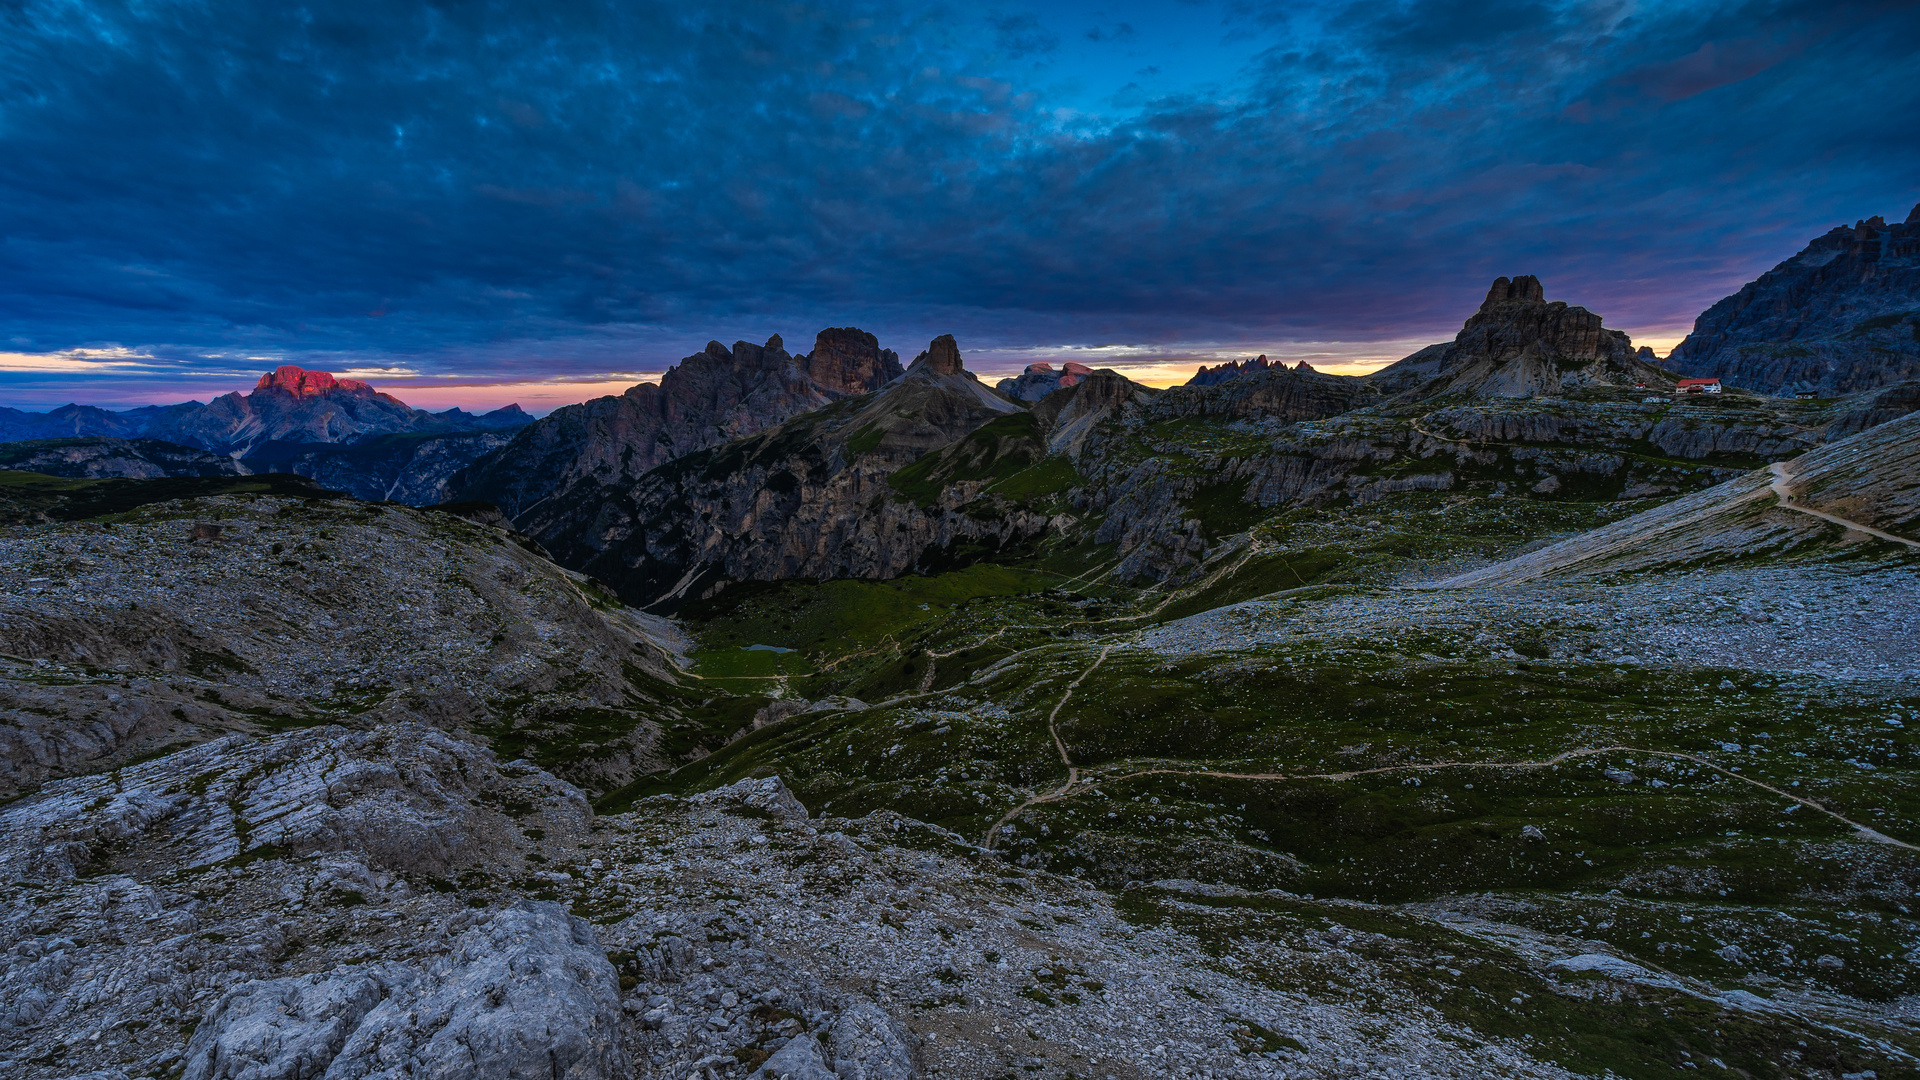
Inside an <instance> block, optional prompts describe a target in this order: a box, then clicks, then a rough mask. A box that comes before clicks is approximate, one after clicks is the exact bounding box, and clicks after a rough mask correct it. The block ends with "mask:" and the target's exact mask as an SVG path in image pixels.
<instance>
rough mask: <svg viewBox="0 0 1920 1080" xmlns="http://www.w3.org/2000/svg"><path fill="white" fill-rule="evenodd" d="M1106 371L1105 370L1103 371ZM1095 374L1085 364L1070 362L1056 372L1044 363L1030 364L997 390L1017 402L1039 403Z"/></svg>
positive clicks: (998, 385) (1051, 366) (1003, 380)
mask: <svg viewBox="0 0 1920 1080" xmlns="http://www.w3.org/2000/svg"><path fill="white" fill-rule="evenodd" d="M1102 370H1105V369H1102ZM1091 374H1093V369H1092V368H1090V367H1088V366H1087V365H1085V364H1076V363H1074V362H1073V361H1071V360H1069V361H1067V362H1066V363H1064V364H1062V365H1060V370H1058V371H1055V370H1054V367H1053V365H1052V364H1049V363H1046V362H1045V361H1042V362H1040V363H1037V364H1028V365H1027V369H1026V370H1025V371H1023V372H1021V373H1020V377H1019V378H1016V379H1001V380H1000V381H999V382H998V383H996V384H995V389H997V390H999V391H1000V392H1001V393H1003V394H1005V395H1007V396H1008V397H1010V398H1013V399H1014V400H1015V401H1039V400H1040V399H1041V398H1043V397H1046V396H1047V395H1048V394H1051V393H1053V392H1054V391H1055V390H1064V389H1067V388H1069V387H1072V386H1075V385H1077V384H1078V383H1079V382H1080V380H1082V379H1084V378H1086V377H1087V376H1089V375H1091Z"/></svg>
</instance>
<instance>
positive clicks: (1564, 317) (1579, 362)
mask: <svg viewBox="0 0 1920 1080" xmlns="http://www.w3.org/2000/svg"><path fill="white" fill-rule="evenodd" d="M1369 380H1370V381H1371V382H1374V383H1376V384H1378V385H1380V386H1381V387H1383V388H1391V389H1393V390H1396V391H1398V392H1400V393H1401V394H1403V395H1405V396H1417V397H1420V398H1432V397H1438V396H1440V395H1443V394H1460V395H1467V396H1471V397H1476V398H1489V397H1500V398H1527V397H1536V396H1541V395H1558V394H1563V393H1566V392H1568V391H1573V390H1577V389H1580V388H1583V387H1590V386H1613V387H1638V388H1646V389H1650V390H1653V391H1655V392H1663V391H1667V390H1670V389H1672V386H1673V376H1671V375H1669V374H1667V373H1666V372H1664V371H1662V370H1661V369H1660V368H1659V366H1658V365H1656V364H1655V363H1653V362H1652V360H1651V358H1650V356H1643V355H1641V354H1639V353H1636V352H1635V351H1634V349H1633V344H1632V342H1630V341H1629V340H1628V339H1627V335H1625V334H1623V333H1621V332H1620V331H1618V330H1608V329H1606V328H1605V327H1604V326H1603V325H1602V324H1601V319H1600V316H1598V315H1595V314H1594V313H1593V312H1591V311H1588V310H1587V309H1586V308H1583V307H1569V306H1567V304H1566V303H1564V302H1562V301H1558V300H1556V301H1554V302H1552V303H1548V302H1547V299H1546V290H1545V289H1544V288H1543V287H1542V286H1541V284H1540V279H1539V278H1536V277H1532V276H1522V277H1516V278H1512V279H1508V278H1504V277H1503V278H1498V279H1496V280H1495V281H1494V283H1493V287H1492V288H1490V289H1488V290H1487V299H1486V300H1485V302H1483V303H1482V304H1481V305H1480V310H1479V311H1477V312H1475V313H1474V314H1473V316H1472V317H1470V318H1469V319H1467V322H1466V325H1465V326H1464V327H1462V328H1461V330H1460V333H1459V335H1458V336H1457V337H1455V338H1454V340H1453V343H1452V344H1451V345H1447V346H1432V347H1429V348H1426V349H1422V350H1421V351H1419V352H1417V353H1415V354H1413V355H1412V356H1409V357H1407V358H1406V359H1404V360H1401V361H1399V362H1398V363H1395V364H1391V365H1388V366H1387V367H1384V368H1382V369H1380V370H1379V371H1377V372H1374V373H1373V375H1371V376H1369Z"/></svg>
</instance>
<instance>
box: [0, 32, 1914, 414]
mask: <svg viewBox="0 0 1920 1080" xmlns="http://www.w3.org/2000/svg"><path fill="white" fill-rule="evenodd" d="M1917 73H1920V2H1890V0H1883V2H1862V3H1848V2H1840V0H1817V2H1815V0H1766V2H1747V0H1699V2H1675V3H1649V2H1635V0H1605V2H1551V0H1364V2H1350V0H1329V2H1324V3H1320V2H1299V3H1283V2H1276V0H1166V2H1146V0H1126V2H1098V0H1096V2H1072V0H1069V2H1062V3H1038V2H997V0H989V2H988V3H984V4H983V3H960V4H950V5H941V4H904V3H890V2H808V0H785V2H778V3H775V2H752V0H703V2H701V3H698V4H686V3H671V4H653V3H648V2H645V0H625V2H615V0H537V2H535V0H529V2H519V0H442V2H438V3H417V2H413V0H380V2H377V3H375V2H365V3H337V2H330V0H314V2H309V3H265V4H263V3H257V2H240V0H134V2H120V3H105V2H100V3H95V2H87V0H0V405H8V406H13V407H18V408H45V407H49V406H54V405H59V404H62V403H65V402H67V401H82V402H86V403H90V404H99V405H106V406H109V407H126V406H131V405H137V404H146V403H155V402H165V401H178V400H183V399H187V398H200V399H205V398H207V397H210V396H212V395H215V394H219V393H225V392H228V391H232V390H245V389H247V388H248V387H249V386H251V384H252V382H253V381H254V379H256V378H257V377H258V375H259V373H261V372H262V371H264V370H266V369H268V368H270V367H272V366H275V365H277V364H281V363H296V364H301V365H303V366H306V367H310V368H320V369H325V370H330V371H333V372H335V373H336V374H341V375H352V376H355V377H359V378H365V379H368V380H369V381H371V382H373V383H374V384H375V386H376V387H379V388H381V389H385V390H388V391H390V392H392V393H394V394H396V395H398V396H400V397H401V398H403V399H404V400H407V401H408V402H409V403H412V404H416V405H421V406H423V407H431V408H444V407H447V406H449V405H456V404H458V405H462V406H466V407H469V408H472V407H493V406H497V405H501V404H505V403H506V402H508V401H518V402H520V403H521V404H522V405H524V406H525V407H527V408H528V409H530V410H532V411H536V412H543V411H546V410H548V409H551V408H553V407H555V406H557V405H560V404H564V403H566V402H570V401H578V400H583V399H584V398H587V397H591V396H595V395H598V394H602V393H609V392H617V391H618V390H619V389H621V388H624V387H625V386H628V385H631V384H632V383H633V382H635V381H639V380H642V379H652V378H657V377H658V374H659V372H661V371H662V370H664V369H666V368H667V367H669V366H670V365H672V364H673V363H674V362H676V361H677V360H678V359H679V358H680V357H683V356H686V355H688V354H690V353H693V352H695V351H697V350H699V349H700V348H701V347H702V346H704V345H705V343H706V342H707V341H708V340H710V339H714V340H720V341H723V342H728V343H731V342H732V341H734V340H737V339H750V340H753V341H756V342H758V341H764V340H766V338H767V337H768V336H770V335H772V334H776V333H777V334H780V335H782V337H783V338H784V340H785V342H786V345H787V347H788V348H789V349H790V350H793V351H795V352H800V351H805V350H806V349H807V348H810V347H811V342H812V338H813V334H814V333H815V332H816V331H818V330H819V329H821V328H823V327H827V326H846V325H855V326H860V327H863V328H865V329H868V330H871V331H873V332H874V333H875V334H877V335H878V336H879V338H880V340H881V343H882V344H883V345H885V346H887V347H889V348H893V349H895V350H897V351H898V352H900V353H901V355H902V357H903V359H910V358H911V357H912V356H913V355H914V354H915V353H916V352H917V351H918V350H919V349H921V348H924V347H925V344H926V342H927V341H928V340H929V339H931V338H932V337H934V336H935V335H938V334H942V333H952V334H955V335H956V336H957V337H958V338H959V341H960V344H961V349H962V352H963V353H964V354H965V355H966V357H967V361H968V364H969V366H970V367H971V368H972V369H974V370H975V371H979V372H982V373H986V374H996V373H1011V372H1014V371H1017V370H1018V369H1019V368H1020V367H1022V366H1024V365H1025V364H1027V363H1029V362H1032V361H1035V360H1048V361H1052V362H1056V363H1057V362H1059V361H1061V360H1069V359H1071V360H1080V361H1082V362H1086V363H1090V364H1093V365H1094V366H1111V367H1116V368H1119V369H1121V370H1125V371H1128V372H1129V373H1131V374H1134V375H1136V377H1140V378H1142V379H1143V380H1144V381H1150V382H1154V383H1159V384H1164V383H1167V382H1173V381H1180V380H1182V379H1184V378H1185V377H1186V375H1187V374H1188V373H1190V372H1191V369H1192V368H1193V366H1194V365H1196V364H1198V363H1212V362H1217V361H1219V360H1221V359H1228V358H1234V357H1241V356H1251V355H1254V354H1256V353H1266V354H1268V355H1271V356H1278V357H1284V358H1287V359H1289V360H1299V359H1307V360H1310V361H1311V362H1312V363H1313V364H1314V366H1315V367H1318V368H1321V369H1323V370H1331V371H1348V372H1358V371H1364V370H1368V369H1370V368H1371V367H1374V366H1378V365H1379V364H1381V363H1384V362H1386V361H1389V360H1392V359H1396V358H1398V357H1400V356H1403V355H1406V354H1407V353H1410V352H1412V351H1414V350H1415V349H1416V348H1418V347H1420V346H1421V345H1424V344H1427V343H1430V342H1433V341H1438V340H1445V339H1447V338H1449V337H1451V336H1452V335H1453V333H1454V332H1456V331H1457V330H1458V328H1459V325H1460V323H1461V322H1462V321H1463V320H1464V319H1465V317H1466V316H1467V315H1468V314H1470V313H1471V312H1472V310H1473V308H1474V307H1475V306H1477V304H1478V302H1479V300H1480V299H1481V297H1482V296H1484V294H1485V291H1486V288H1487V284H1488V282H1490V281H1491V280H1492V279H1493V278H1494V277H1496V276H1499V275H1509V276H1511V275H1516V274H1536V275H1538V276H1540V277H1541V279H1542V280H1543V281H1544V282H1545V284H1546V288H1547V294H1548V297H1549V298H1550V299H1560V300H1566V301H1568V302H1570V303H1576V304H1581V305H1583V306H1586V307H1588V308H1590V309H1592V310H1594V311H1597V312H1599V313H1600V314H1601V315H1602V316H1604V317H1605V318H1606V320H1607V325H1609V326H1613V327H1617V328H1620V329H1623V330H1626V331H1627V332H1628V333H1630V334H1631V335H1632V336H1633V337H1634V339H1635V341H1636V343H1644V344H1651V345H1653V346H1654V348H1655V349H1656V350H1657V351H1659V352H1661V353H1664V352H1665V351H1666V350H1667V349H1668V348H1670V347H1671V346H1672V344H1673V343H1675V342H1676V341H1678V340H1679V338H1681V337H1682V336H1684V335H1685V333H1686V331H1687V329H1688V328H1689V327H1690V326H1691V324H1692V321H1693V319H1694V317H1695V316H1696V315H1698V314H1699V312H1700V311H1702V310H1703V309H1704V308H1706V307H1707V306H1708V305H1709V304H1711V303H1712V302H1714V301H1715V300H1717V299H1719V298H1720V297H1722V296H1724V295H1726V294H1728V293H1730V292H1732V291H1734V290H1735V289H1737V288H1738V287H1739V286H1740V285H1741V284H1742V283H1743V282H1745V281H1747V280H1750V279H1752V278H1753V277H1755V276H1757V275H1758V274H1759V273H1761V272H1763V271H1764V270H1766V269H1767V268H1768V267H1770V266H1772V265H1774V264H1775V263H1778V262H1779V261H1781V260H1783V259H1785V258H1787V257H1789V256H1791V255H1792V254H1793V253H1794V252H1795V251H1797V250H1799V249H1800V248H1801V247H1802V246H1804V244H1805V243H1806V242H1807V241H1808V240H1810V239H1812V238H1813V237H1814V236H1817V235H1819V234H1820V233H1822V232H1825V231H1826V230H1828V229H1830V228H1832V227H1834V226H1835V225H1839V224H1850V223H1852V222H1853V221H1855V220H1857V219H1859V218H1864V217H1869V216H1872V215H1875V214H1879V215H1884V216H1886V217H1888V218H1889V219H1892V220H1898V219H1902V218H1904V217H1905V216H1906V214H1907V212H1908V211H1909V209H1911V208H1912V207H1913V206H1914V205H1915V203H1916V202H1917V201H1920V74H1917Z"/></svg>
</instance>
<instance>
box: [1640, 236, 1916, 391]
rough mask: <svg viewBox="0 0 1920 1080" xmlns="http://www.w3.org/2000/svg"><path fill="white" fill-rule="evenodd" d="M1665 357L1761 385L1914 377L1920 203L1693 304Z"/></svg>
mask: <svg viewBox="0 0 1920 1080" xmlns="http://www.w3.org/2000/svg"><path fill="white" fill-rule="evenodd" d="M1666 366H1667V367H1668V368H1670V369H1672V370H1673V371H1676V372H1679V373H1680V374H1682V375H1717V376H1719V377H1720V378H1721V379H1722V380H1723V381H1724V382H1725V383H1726V384H1727V385H1729V386H1742V387H1747V388H1749V389H1752V390H1758V391H1760V392H1761V393H1766V394H1790V393H1793V392H1795V391H1800V390H1811V391H1814V392H1817V393H1819V394H1820V395H1822V396H1838V395H1841V394H1851V393H1857V392H1860V391H1866V390H1874V389H1877V388H1879V387H1883V386H1886V385H1888V384H1889V383H1893V382H1899V381H1903V380H1910V379H1915V378H1920V206H1916V207H1914V209H1913V212H1912V213H1911V214H1908V215H1907V220H1906V221H1905V222H1904V223H1899V224H1893V225H1889V224H1887V223H1886V222H1885V221H1884V220H1882V219H1881V218H1878V217H1874V218H1869V219H1867V220H1865V221H1859V222H1856V223H1854V225H1853V226H1852V227H1851V228H1849V227H1847V226H1844V225H1842V226H1838V227H1836V228H1834V229H1833V230H1832V231H1830V232H1828V233H1827V234H1826V235H1825V236H1821V237H1819V238H1817V239H1815V240H1814V241H1813V242H1812V243H1810V244H1808V245H1807V246H1806V247H1805V248H1804V249H1802V250H1801V252H1800V253H1799V254H1798V255H1795V256H1794V257H1793V258H1791V259H1788V260H1787V261H1786V262H1783V263H1781V264H1780V265H1778V266H1776V267H1774V268H1773V269H1772V270H1769V271H1767V272H1766V273H1765V274H1762V275H1761V276H1760V277H1759V278H1758V279H1756V280H1754V281H1751V282H1748V283H1747V284H1746V285H1744V286H1742V287H1741V289H1740V291H1739V292H1737V293H1734V294H1733V295H1732V296H1729V297H1727V298H1726V299H1724V300H1722V301H1720V302H1719V303H1717V304H1715V305H1713V306H1712V307H1710V308H1708V309H1707V310H1706V311H1705V312H1702V313H1701V315H1700V318H1699V319H1698V320H1697V321H1696V322H1695V323H1694V327H1693V333H1691V334H1689V335H1687V338H1686V340H1684V341H1682V342H1681V343H1680V344H1679V345H1678V346H1677V347H1675V349H1674V350H1673V353H1672V355H1670V356H1668V357H1667V360H1666Z"/></svg>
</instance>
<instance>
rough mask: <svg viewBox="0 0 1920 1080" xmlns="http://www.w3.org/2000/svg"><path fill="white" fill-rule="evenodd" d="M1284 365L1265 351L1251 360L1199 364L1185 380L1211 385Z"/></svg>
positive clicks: (1283, 362)
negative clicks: (1212, 364) (1191, 375)
mask: <svg viewBox="0 0 1920 1080" xmlns="http://www.w3.org/2000/svg"><path fill="white" fill-rule="evenodd" d="M1305 362H1306V361H1304V360H1303V361H1301V363H1305ZM1286 366H1287V365H1286V362H1285V361H1282V360H1268V359H1267V354H1266V353H1261V354H1260V355H1259V356H1256V357H1254V358H1253V359H1251V360H1231V361H1228V362H1227V363H1224V364H1215V365H1214V366H1212V367H1208V366H1206V365H1205V364H1202V365H1200V369H1199V370H1198V371H1195V372H1194V373H1193V378H1191V379H1188V380H1187V385H1188V386H1213V385H1215V384H1217V383H1223V382H1226V381H1227V380H1228V379H1237V378H1239V377H1240V376H1242V375H1253V374H1257V373H1259V372H1262V371H1266V370H1268V369H1270V368H1276V367H1277V368H1285V367H1286ZM1308 370H1309V371H1311V370H1312V368H1311V367H1309V368H1308Z"/></svg>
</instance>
